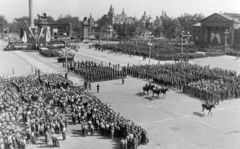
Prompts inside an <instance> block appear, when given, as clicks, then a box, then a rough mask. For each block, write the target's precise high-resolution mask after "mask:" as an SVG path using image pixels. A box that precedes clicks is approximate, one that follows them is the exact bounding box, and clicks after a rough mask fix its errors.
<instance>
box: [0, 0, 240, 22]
mask: <svg viewBox="0 0 240 149" xmlns="http://www.w3.org/2000/svg"><path fill="white" fill-rule="evenodd" d="M0 3H1V4H0V15H4V16H5V17H6V19H7V20H8V21H9V22H12V21H13V19H14V18H18V17H22V16H28V0H0ZM111 4H112V5H113V7H114V9H115V14H120V13H121V12H122V10H123V8H124V10H125V13H126V14H127V15H128V16H132V17H134V16H136V17H137V18H138V19H140V17H141V16H142V15H143V12H144V11H145V10H146V12H147V15H149V14H150V12H151V16H152V17H153V18H155V17H156V15H161V13H162V10H164V11H166V12H167V15H169V16H171V17H178V16H180V15H181V14H183V13H190V14H195V13H202V14H203V15H204V16H208V15H211V14H212V13H215V12H217V13H219V12H220V11H222V12H231V13H240V0H33V12H34V18H37V14H42V13H43V12H45V13H47V15H51V16H52V17H53V18H54V19H57V18H58V17H59V16H60V15H63V16H65V15H67V14H70V15H71V16H78V17H79V18H80V20H82V19H83V18H84V17H85V16H89V14H90V13H92V17H93V18H94V19H95V20H97V19H98V18H100V17H101V16H103V15H104V14H106V13H107V12H108V10H109V7H110V5H111Z"/></svg>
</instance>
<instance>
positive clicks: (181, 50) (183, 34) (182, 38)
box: [181, 31, 184, 55]
mask: <svg viewBox="0 0 240 149" xmlns="http://www.w3.org/2000/svg"><path fill="white" fill-rule="evenodd" d="M183 37H184V31H182V48H181V53H182V55H183Z"/></svg>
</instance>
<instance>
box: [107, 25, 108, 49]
mask: <svg viewBox="0 0 240 149" xmlns="http://www.w3.org/2000/svg"><path fill="white" fill-rule="evenodd" d="M107 47H108V26H107Z"/></svg>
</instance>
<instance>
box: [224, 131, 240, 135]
mask: <svg viewBox="0 0 240 149" xmlns="http://www.w3.org/2000/svg"><path fill="white" fill-rule="evenodd" d="M239 132H240V131H239V130H238V131H237V130H236V131H231V132H228V133H226V134H232V133H239Z"/></svg>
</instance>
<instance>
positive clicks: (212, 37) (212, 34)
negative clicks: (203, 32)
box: [210, 33, 215, 42]
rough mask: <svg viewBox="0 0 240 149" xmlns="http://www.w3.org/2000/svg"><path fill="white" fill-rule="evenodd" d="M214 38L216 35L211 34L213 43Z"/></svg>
mask: <svg viewBox="0 0 240 149" xmlns="http://www.w3.org/2000/svg"><path fill="white" fill-rule="evenodd" d="M214 37H215V35H214V33H211V38H210V40H211V42H212V41H213V39H214Z"/></svg>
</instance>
